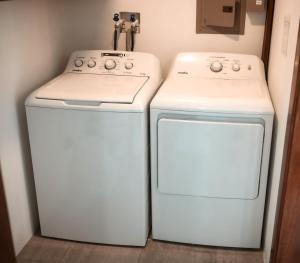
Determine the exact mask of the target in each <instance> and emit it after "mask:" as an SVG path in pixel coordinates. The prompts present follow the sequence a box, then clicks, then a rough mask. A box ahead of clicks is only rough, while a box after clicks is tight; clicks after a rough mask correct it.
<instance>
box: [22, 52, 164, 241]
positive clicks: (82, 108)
mask: <svg viewBox="0 0 300 263" xmlns="http://www.w3.org/2000/svg"><path fill="white" fill-rule="evenodd" d="M160 83H161V70H160V63H159V61H158V59H157V58H155V57H154V56H153V55H150V54H145V53H136V52H134V53H132V52H116V51H97V50H96V51H77V52H75V53H73V54H72V55H71V57H70V60H69V63H68V65H67V67H66V70H65V71H64V73H63V74H62V75H60V76H58V77H57V78H55V79H54V80H52V81H50V82H49V83H47V84H46V85H44V86H42V87H41V88H39V89H38V90H36V91H35V92H33V93H32V94H31V95H30V96H29V97H28V98H27V100H26V114H27V120H28V129H29V137H30V146H31V153H32V162H33V169H34V180H35V185H36V193H37V201H38V210H39V217H40V224H41V232H42V235H44V236H49V237H55V238H63V239H70V240H77V241H86V242H95V243H107V244H117V245H133V246H144V245H145V243H146V240H147V237H148V232H149V202H150V200H149V184H148V181H149V176H150V172H149V168H148V167H149V162H148V158H149V156H148V154H149V146H148V145H149V134H148V114H149V111H148V107H149V103H150V101H151V99H152V97H153V95H154V94H155V92H156V90H157V89H158V87H159V85H160Z"/></svg>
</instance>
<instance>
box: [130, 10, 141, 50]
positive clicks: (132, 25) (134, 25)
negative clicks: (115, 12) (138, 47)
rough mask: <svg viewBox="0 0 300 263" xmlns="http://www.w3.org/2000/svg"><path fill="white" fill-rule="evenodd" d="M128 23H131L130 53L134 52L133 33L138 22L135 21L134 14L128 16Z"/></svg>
mask: <svg viewBox="0 0 300 263" xmlns="http://www.w3.org/2000/svg"><path fill="white" fill-rule="evenodd" d="M130 22H131V51H134V45H135V33H136V30H137V27H138V23H139V21H138V20H137V19H136V17H135V15H134V14H131V15H130Z"/></svg>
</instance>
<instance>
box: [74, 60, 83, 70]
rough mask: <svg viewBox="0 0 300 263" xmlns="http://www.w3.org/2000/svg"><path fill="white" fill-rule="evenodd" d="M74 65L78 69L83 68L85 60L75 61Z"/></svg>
mask: <svg viewBox="0 0 300 263" xmlns="http://www.w3.org/2000/svg"><path fill="white" fill-rule="evenodd" d="M74 65H75V67H77V68H79V67H81V66H82V65H83V60H82V59H75V61H74Z"/></svg>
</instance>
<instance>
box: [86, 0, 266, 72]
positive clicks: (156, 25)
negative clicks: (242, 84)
mask: <svg viewBox="0 0 300 263" xmlns="http://www.w3.org/2000/svg"><path fill="white" fill-rule="evenodd" d="M93 5H94V14H95V13H97V14H96V15H95V19H94V21H95V23H94V24H91V25H90V26H91V27H90V30H93V31H94V33H95V37H94V45H93V46H94V48H103V49H111V48H112V27H113V24H112V16H113V13H115V12H119V11H138V12H141V34H140V35H138V36H137V40H136V50H137V51H144V52H150V53H153V54H155V55H156V56H157V57H158V58H159V59H160V60H161V63H162V66H163V69H164V72H167V71H168V68H169V65H170V63H171V61H172V59H173V58H174V57H175V55H176V54H177V53H178V52H183V51H224V52H237V53H246V54H254V55H258V56H260V55H261V50H262V41H263V34H264V22H265V14H264V13H261V14H259V13H252V14H247V20H246V28H245V35H242V36H234V35H207V34H205V35H197V34H196V33H195V32H196V22H195V21H196V0H187V1H182V0H163V1H161V0H151V1H146V0H98V1H97V0H94V1H93ZM123 35H124V34H123Z"/></svg>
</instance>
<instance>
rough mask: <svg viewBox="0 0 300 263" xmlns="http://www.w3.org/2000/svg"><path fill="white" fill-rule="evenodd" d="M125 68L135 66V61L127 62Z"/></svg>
mask: <svg viewBox="0 0 300 263" xmlns="http://www.w3.org/2000/svg"><path fill="white" fill-rule="evenodd" d="M125 68H126V69H132V68H133V63H132V62H126V63H125Z"/></svg>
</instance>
